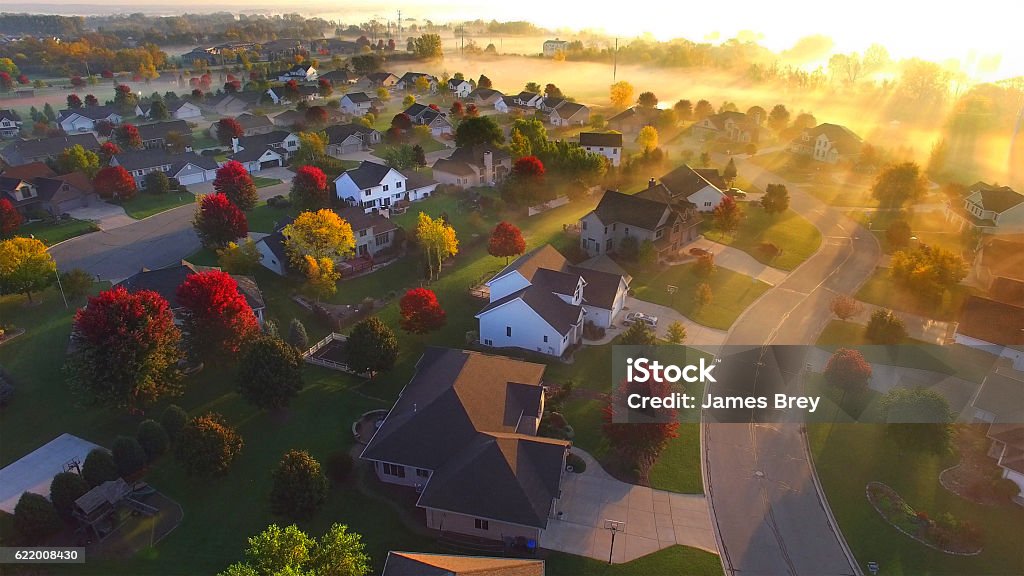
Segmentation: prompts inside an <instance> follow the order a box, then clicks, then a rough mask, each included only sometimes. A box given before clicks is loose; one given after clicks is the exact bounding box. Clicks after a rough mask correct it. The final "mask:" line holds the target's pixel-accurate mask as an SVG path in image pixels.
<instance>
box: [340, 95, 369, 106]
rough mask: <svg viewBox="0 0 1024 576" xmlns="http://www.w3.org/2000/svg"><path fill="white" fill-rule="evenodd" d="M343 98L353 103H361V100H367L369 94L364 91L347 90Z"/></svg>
mask: <svg viewBox="0 0 1024 576" xmlns="http://www.w3.org/2000/svg"><path fill="white" fill-rule="evenodd" d="M343 98H348V100H349V102H352V103H353V104H361V103H363V102H369V101H370V96H369V95H368V94H367V93H366V92H349V93H348V94H345V96H343Z"/></svg>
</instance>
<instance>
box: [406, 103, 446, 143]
mask: <svg viewBox="0 0 1024 576" xmlns="http://www.w3.org/2000/svg"><path fill="white" fill-rule="evenodd" d="M404 113H405V114H408V115H409V118H410V119H411V120H412V123H413V124H414V125H417V126H428V127H429V128H430V133H431V134H433V135H434V136H440V135H442V134H451V133H452V132H454V131H455V130H454V129H453V128H452V123H451V122H449V121H448V117H447V116H446V115H445V113H444V112H440V111H438V110H434V109H433V108H431V107H430V106H425V105H423V104H419V103H413V105H412V106H409V107H408V108H406V109H405V111H404Z"/></svg>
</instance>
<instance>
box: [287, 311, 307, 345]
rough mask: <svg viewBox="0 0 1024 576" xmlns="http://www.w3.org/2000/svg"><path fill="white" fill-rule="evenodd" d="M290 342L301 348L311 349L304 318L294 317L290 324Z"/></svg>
mask: <svg viewBox="0 0 1024 576" xmlns="http://www.w3.org/2000/svg"><path fill="white" fill-rule="evenodd" d="M288 343H289V344H291V345H292V346H294V347H295V348H297V349H299V350H302V351H306V350H309V336H308V335H307V334H306V326H305V325H304V324H303V323H302V320H299V319H298V318H292V321H291V324H289V325H288Z"/></svg>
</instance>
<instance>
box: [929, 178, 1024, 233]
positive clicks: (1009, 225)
mask: <svg viewBox="0 0 1024 576" xmlns="http://www.w3.org/2000/svg"><path fill="white" fill-rule="evenodd" d="M946 221H947V222H952V223H953V224H955V225H957V226H958V229H959V230H963V229H964V228H966V227H970V228H974V229H976V230H979V231H981V232H984V233H986V234H1018V233H1021V232H1024V194H1021V193H1020V192H1017V191H1016V190H1014V189H1013V188H1010V187H1009V186H996V185H993V184H987V183H985V182H976V183H974V185H973V186H971V187H970V189H968V191H967V194H966V195H965V196H964V198H963V202H962V204H960V205H957V204H956V203H955V202H949V203H947V204H946Z"/></svg>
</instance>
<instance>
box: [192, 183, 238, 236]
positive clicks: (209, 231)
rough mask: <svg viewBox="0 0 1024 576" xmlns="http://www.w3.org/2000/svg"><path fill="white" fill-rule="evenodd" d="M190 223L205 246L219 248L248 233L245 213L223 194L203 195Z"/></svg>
mask: <svg viewBox="0 0 1024 576" xmlns="http://www.w3.org/2000/svg"><path fill="white" fill-rule="evenodd" d="M192 225H193V226H194V227H195V229H196V234H198V235H199V241H200V242H202V243H203V246H206V247H207V248H220V247H222V246H225V245H227V243H228V242H234V241H235V240H238V239H239V238H245V236H246V235H247V234H248V233H249V223H248V222H247V221H246V219H245V213H244V212H242V211H241V210H239V209H238V206H235V204H234V203H233V202H232V201H231V200H229V199H228V197H227V196H225V195H223V194H207V195H206V196H203V197H202V199H201V200H200V201H199V207H198V208H196V215H195V218H194V219H193V220H192Z"/></svg>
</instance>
